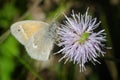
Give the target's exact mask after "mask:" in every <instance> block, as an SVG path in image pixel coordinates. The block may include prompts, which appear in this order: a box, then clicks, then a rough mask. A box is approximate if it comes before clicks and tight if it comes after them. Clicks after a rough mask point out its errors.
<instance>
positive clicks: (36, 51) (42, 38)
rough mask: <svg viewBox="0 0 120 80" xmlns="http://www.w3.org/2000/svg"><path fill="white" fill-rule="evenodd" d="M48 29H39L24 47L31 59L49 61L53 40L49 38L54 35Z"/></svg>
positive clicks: (45, 27)
mask: <svg viewBox="0 0 120 80" xmlns="http://www.w3.org/2000/svg"><path fill="white" fill-rule="evenodd" d="M49 29H50V28H49V26H44V27H43V28H41V29H39V31H38V32H37V33H35V34H34V35H33V36H32V37H31V38H30V39H29V41H28V42H27V44H26V45H25V47H26V50H27V52H28V54H29V55H30V56H31V57H32V58H34V59H37V60H42V61H46V60H48V59H49V55H50V52H51V50H52V48H53V43H54V39H53V38H52V37H51V36H50V35H54V34H52V33H51V31H50V30H49Z"/></svg>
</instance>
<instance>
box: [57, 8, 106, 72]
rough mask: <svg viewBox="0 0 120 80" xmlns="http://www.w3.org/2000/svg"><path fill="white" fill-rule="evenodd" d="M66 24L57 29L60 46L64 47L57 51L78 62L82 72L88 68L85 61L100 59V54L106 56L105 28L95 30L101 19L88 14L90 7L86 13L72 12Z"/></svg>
mask: <svg viewBox="0 0 120 80" xmlns="http://www.w3.org/2000/svg"><path fill="white" fill-rule="evenodd" d="M64 16H65V18H66V21H65V23H64V24H61V26H60V27H59V28H58V30H57V34H58V36H59V43H58V46H60V47H63V48H62V49H61V50H60V51H58V52H57V53H62V54H64V56H63V57H62V58H61V59H60V61H61V60H62V59H64V58H67V59H66V61H65V62H67V61H68V60H70V61H73V62H74V64H75V63H77V64H79V66H80V72H83V71H85V70H86V68H85V63H86V62H88V61H91V62H92V63H93V64H94V62H98V63H99V61H98V60H97V59H96V58H97V57H99V56H100V55H102V56H104V53H105V52H104V51H103V50H102V48H103V47H104V44H103V42H104V41H106V36H105V33H104V30H100V31H98V32H95V29H96V28H98V27H99V25H100V23H101V22H100V21H99V22H98V23H97V18H92V16H90V15H88V9H87V11H86V13H85V14H84V15H81V14H80V13H78V14H75V13H74V11H73V12H72V17H71V18H70V17H67V16H66V15H64Z"/></svg>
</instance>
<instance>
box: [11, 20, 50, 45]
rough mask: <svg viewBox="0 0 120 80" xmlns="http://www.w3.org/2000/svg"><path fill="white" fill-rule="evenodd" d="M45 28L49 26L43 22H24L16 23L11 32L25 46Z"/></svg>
mask: <svg viewBox="0 0 120 80" xmlns="http://www.w3.org/2000/svg"><path fill="white" fill-rule="evenodd" d="M43 26H48V24H47V23H45V22H42V21H35V20H24V21H19V22H16V23H14V24H13V25H12V26H11V28H10V30H11V33H12V34H13V35H14V37H15V38H16V39H17V40H18V41H19V42H20V43H21V44H23V45H25V43H26V42H27V41H28V40H29V38H30V37H32V36H33V35H34V34H35V33H36V32H37V31H38V30H39V29H40V28H41V27H43Z"/></svg>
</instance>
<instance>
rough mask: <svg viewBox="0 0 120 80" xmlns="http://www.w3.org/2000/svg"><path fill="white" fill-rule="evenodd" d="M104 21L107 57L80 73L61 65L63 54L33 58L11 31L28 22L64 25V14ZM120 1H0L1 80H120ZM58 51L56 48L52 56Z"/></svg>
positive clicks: (71, 65) (77, 68)
mask: <svg viewBox="0 0 120 80" xmlns="http://www.w3.org/2000/svg"><path fill="white" fill-rule="evenodd" d="M88 7H89V12H90V14H91V15H92V16H93V17H97V18H98V20H101V21H102V23H101V25H100V26H101V28H103V29H105V30H106V33H107V42H106V46H107V47H112V49H106V50H105V51H106V55H105V57H101V58H98V60H99V61H100V62H101V64H98V63H96V65H95V66H94V65H93V64H92V63H87V64H86V68H87V71H86V72H84V73H80V72H79V67H78V65H76V64H73V63H72V62H67V63H66V64H64V60H63V61H61V62H58V60H59V59H60V58H61V56H62V55H53V54H51V56H50V60H49V61H47V62H42V61H36V60H33V59H31V58H30V57H29V56H28V54H27V53H26V51H25V48H24V46H22V45H21V44H20V43H19V42H18V41H17V40H16V39H15V38H14V37H13V36H12V35H11V34H10V31H9V28H10V26H11V24H13V23H14V22H16V21H20V20H25V19H34V20H41V21H45V22H48V23H50V22H51V21H52V20H57V21H58V22H63V20H64V19H65V18H64V17H63V14H62V13H63V12H64V13H65V14H66V15H68V16H69V15H70V14H71V11H72V10H75V12H81V13H85V11H86V9H87V8H88ZM119 48H120V0H0V80H120V50H119ZM57 50H59V48H58V47H57V46H56V45H55V47H54V49H53V53H54V52H56V51H57Z"/></svg>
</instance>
